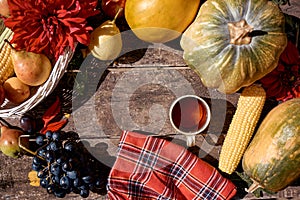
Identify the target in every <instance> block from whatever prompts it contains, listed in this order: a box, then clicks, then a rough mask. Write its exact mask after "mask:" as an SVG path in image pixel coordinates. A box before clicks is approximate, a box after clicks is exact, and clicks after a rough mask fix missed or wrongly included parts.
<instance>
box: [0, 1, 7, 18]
mask: <svg viewBox="0 0 300 200" xmlns="http://www.w3.org/2000/svg"><path fill="white" fill-rule="evenodd" d="M0 15H2V16H4V17H9V6H8V3H7V0H0Z"/></svg>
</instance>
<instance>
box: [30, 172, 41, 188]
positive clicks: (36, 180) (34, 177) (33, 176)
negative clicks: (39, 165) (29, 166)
mask: <svg viewBox="0 0 300 200" xmlns="http://www.w3.org/2000/svg"><path fill="white" fill-rule="evenodd" d="M28 179H29V181H30V185H31V186H35V187H38V186H40V179H39V178H38V177H37V172H36V171H30V172H29V173H28Z"/></svg>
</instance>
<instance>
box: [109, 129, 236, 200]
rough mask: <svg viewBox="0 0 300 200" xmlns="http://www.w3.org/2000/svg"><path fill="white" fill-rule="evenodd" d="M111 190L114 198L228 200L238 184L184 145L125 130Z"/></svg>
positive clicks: (111, 196) (113, 172)
mask: <svg viewBox="0 0 300 200" xmlns="http://www.w3.org/2000/svg"><path fill="white" fill-rule="evenodd" d="M107 191H108V193H107V198H108V199H111V200H121V199H122V200H123V199H161V200H167V199H170V200H171V199H172V200H174V199H175V200H176V199H178V200H185V199H187V200H190V199H205V200H211V199H212V200H213V199H214V200H224V199H231V198H232V197H233V196H234V195H235V194H236V187H235V185H234V184H233V183H232V182H231V181H230V180H228V179H226V178H224V177H222V175H221V174H220V173H219V172H218V171H217V170H216V169H215V168H214V167H212V166H211V165H209V164H208V163H207V162H205V161H203V160H201V159H199V158H198V157H197V156H195V155H194V154H192V153H191V152H189V151H188V150H187V149H185V148H184V147H182V146H179V145H176V144H174V143H172V142H170V141H167V140H164V139H161V138H157V137H151V136H146V135H143V134H140V133H136V132H129V131H123V132H122V136H121V139H120V143H119V149H118V155H117V159H116V162H115V163H114V166H113V167H112V170H111V172H110V174H109V178H108V185H107Z"/></svg>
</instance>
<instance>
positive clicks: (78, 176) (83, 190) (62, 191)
mask: <svg viewBox="0 0 300 200" xmlns="http://www.w3.org/2000/svg"><path fill="white" fill-rule="evenodd" d="M72 133H73V132H72ZM35 140H36V143H37V145H38V146H39V148H38V149H37V151H36V155H35V156H34V157H33V162H32V169H33V170H35V171H37V176H38V178H40V185H41V186H42V187H43V188H45V189H46V190H47V192H48V193H49V194H54V195H55V196H56V197H59V198H63V197H65V196H66V195H67V194H69V193H71V192H73V193H76V194H79V195H80V196H81V197H83V198H86V197H88V196H89V194H90V191H92V192H97V191H100V190H103V189H104V188H105V185H106V181H107V177H106V173H105V172H103V166H102V165H101V163H100V162H98V161H97V160H96V159H95V158H94V157H93V156H92V155H91V154H90V153H89V152H88V151H87V149H86V148H85V146H84V145H83V143H82V142H80V140H79V138H78V137H77V136H76V137H74V134H71V135H70V134H68V132H51V131H48V132H47V133H46V134H45V135H42V134H39V135H37V137H36V139H35Z"/></svg>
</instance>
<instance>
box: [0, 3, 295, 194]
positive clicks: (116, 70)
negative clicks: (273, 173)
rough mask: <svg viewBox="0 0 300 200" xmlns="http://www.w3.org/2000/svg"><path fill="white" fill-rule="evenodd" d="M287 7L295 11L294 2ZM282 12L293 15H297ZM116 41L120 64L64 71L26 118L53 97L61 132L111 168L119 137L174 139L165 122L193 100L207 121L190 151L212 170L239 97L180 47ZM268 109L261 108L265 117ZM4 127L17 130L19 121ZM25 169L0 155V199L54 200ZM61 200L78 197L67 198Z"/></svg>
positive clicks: (94, 63) (91, 63)
mask: <svg viewBox="0 0 300 200" xmlns="http://www.w3.org/2000/svg"><path fill="white" fill-rule="evenodd" d="M291 3H292V4H297V1H291ZM284 9H285V11H286V12H292V13H293V14H294V15H295V16H299V14H298V11H299V10H295V9H292V10H291V9H290V7H284ZM122 36H123V37H124V38H126V39H123V41H124V50H123V52H122V53H121V57H120V58H118V59H117V60H115V61H114V62H103V61H99V60H97V59H95V58H94V57H92V56H88V57H87V58H86V59H85V61H84V62H83V63H82V65H81V66H80V67H78V68H76V69H74V68H71V69H68V71H66V73H65V75H64V76H63V77H62V79H61V80H60V82H59V84H58V86H57V88H56V89H55V90H54V91H53V93H52V94H51V95H50V96H48V97H47V98H46V99H44V100H43V101H42V102H41V103H40V104H39V105H38V106H36V107H35V108H34V109H33V110H31V111H30V113H31V114H33V115H35V116H37V117H41V115H42V113H43V112H44V111H45V109H46V108H48V107H49V106H50V105H51V104H52V103H53V101H54V99H55V97H56V96H59V97H60V99H61V101H62V104H63V107H62V112H63V113H70V114H71V117H70V119H69V123H68V124H67V126H66V127H65V128H64V130H65V131H75V132H76V133H78V134H79V135H80V137H81V138H83V139H84V140H86V141H87V142H88V144H89V145H90V146H92V147H96V149H98V150H97V153H95V152H91V153H92V154H93V155H94V156H95V157H97V158H98V159H99V160H100V161H101V162H102V163H104V164H105V165H107V166H109V167H111V166H112V165H113V163H114V161H115V159H116V149H117V145H118V141H119V136H120V134H121V131H122V130H136V131H144V132H150V133H152V134H160V135H164V134H174V133H175V130H174V129H173V128H172V127H171V125H170V123H169V119H168V109H169V106H170V104H171V103H172V101H173V100H174V99H175V98H176V97H179V96H181V95H184V94H196V95H198V96H201V97H203V98H204V99H205V100H206V101H207V102H208V103H209V105H210V107H211V109H212V121H211V123H210V125H209V127H208V129H207V130H206V131H205V132H204V133H202V134H199V135H197V137H196V146H195V147H192V148H188V149H189V150H190V151H191V152H193V153H194V154H196V155H197V156H199V158H201V159H204V160H205V161H207V162H208V163H210V164H211V165H213V166H215V167H216V166H217V163H218V156H219V151H220V148H221V146H222V143H223V140H224V137H225V136H226V130H227V129H228V126H229V123H230V120H231V118H232V116H233V114H234V111H235V109H236V103H237V100H238V97H239V93H235V94H231V95H224V94H221V93H219V92H217V91H215V90H212V89H207V88H205V87H204V86H203V85H202V84H201V81H200V79H199V77H198V76H197V75H196V73H195V72H194V71H193V70H191V69H190V68H189V67H187V66H186V64H185V63H184V61H183V59H182V51H181V49H180V47H179V41H178V40H175V41H173V42H170V43H167V44H164V45H162V44H148V43H143V42H141V41H137V38H135V37H134V35H133V34H132V33H131V32H130V31H126V32H124V33H122ZM274 105H275V104H274V102H272V101H267V102H266V106H265V108H264V112H263V116H264V115H265V114H266V113H267V112H268V111H269V110H270V109H271V108H272V107H273V106H274ZM263 116H262V117H263ZM6 120H7V121H8V122H10V123H11V124H13V125H19V119H18V118H7V119H6ZM172 141H173V142H175V143H177V144H179V145H182V146H185V147H186V143H185V138H184V137H183V136H181V135H176V136H173V139H172ZM31 163H32V158H31V157H29V156H23V157H22V158H19V159H12V158H9V157H6V156H4V155H3V154H0V199H1V200H2V199H5V200H11V199H56V198H54V197H53V196H52V195H49V194H47V192H46V191H45V190H44V189H43V188H41V187H33V186H30V184H29V180H28V177H27V176H28V172H29V171H30V170H31ZM229 178H232V177H229ZM299 182H300V180H299V181H296V183H295V184H293V185H291V186H289V187H288V188H286V189H284V190H282V191H280V192H278V193H277V194H267V193H263V196H262V197H260V198H259V199H300V183H299ZM238 183H240V182H238ZM237 186H238V187H239V193H238V195H237V196H236V198H235V199H257V197H255V196H254V195H252V194H246V193H245V192H244V185H237ZM65 199H74V200H75V199H76V200H77V199H81V198H80V197H79V196H78V195H76V194H73V193H72V194H69V195H67V197H65ZM87 199H105V194H96V193H91V194H90V196H89V197H88V198H87Z"/></svg>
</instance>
